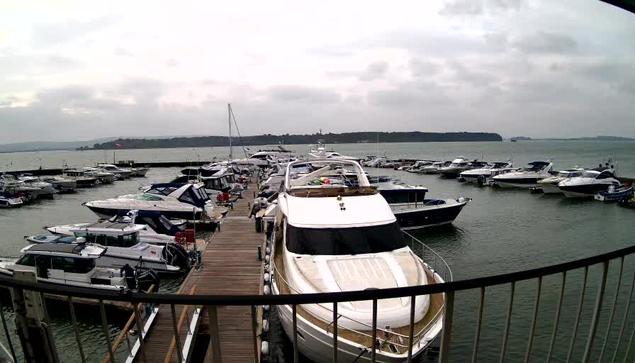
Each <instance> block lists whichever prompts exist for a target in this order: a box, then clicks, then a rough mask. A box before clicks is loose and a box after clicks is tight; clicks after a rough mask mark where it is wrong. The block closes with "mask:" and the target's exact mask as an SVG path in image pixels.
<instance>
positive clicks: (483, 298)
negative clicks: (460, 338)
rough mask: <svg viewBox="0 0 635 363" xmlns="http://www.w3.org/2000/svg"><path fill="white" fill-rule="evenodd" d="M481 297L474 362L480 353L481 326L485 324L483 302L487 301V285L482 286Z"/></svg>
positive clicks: (474, 362) (473, 355) (473, 351)
mask: <svg viewBox="0 0 635 363" xmlns="http://www.w3.org/2000/svg"><path fill="white" fill-rule="evenodd" d="M479 296H480V298H479V301H478V315H477V317H476V334H475V337H474V349H473V350H472V363H476V357H477V355H478V345H479V343H480V341H481V327H482V326H483V304H484V303H485V287H484V286H481V288H480V294H479Z"/></svg>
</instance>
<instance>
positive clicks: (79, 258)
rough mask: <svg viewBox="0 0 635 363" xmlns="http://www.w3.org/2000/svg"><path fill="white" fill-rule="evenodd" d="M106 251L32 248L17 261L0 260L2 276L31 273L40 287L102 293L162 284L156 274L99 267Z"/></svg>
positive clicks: (67, 246)
mask: <svg viewBox="0 0 635 363" xmlns="http://www.w3.org/2000/svg"><path fill="white" fill-rule="evenodd" d="M106 250H107V249H106V247H103V246H99V245H94V244H87V243H80V244H58V243H46V244H32V245H30V246H27V247H25V248H23V249H22V251H21V252H22V255H21V257H19V258H18V259H16V260H12V259H2V260H0V274H5V275H9V276H12V275H13V274H14V273H15V272H18V271H32V272H35V273H36V276H37V281H38V282H41V283H46V284H52V285H66V286H82V287H91V288H95V289H102V290H116V291H121V290H125V289H140V290H143V291H146V290H147V289H148V288H149V287H150V285H152V284H155V285H156V286H158V282H159V280H158V277H157V276H156V273H154V272H153V271H145V272H144V273H135V272H134V270H133V272H132V275H130V274H128V273H122V271H120V270H119V269H113V268H107V267H98V266H97V260H98V259H99V258H100V257H101V256H102V255H103V254H104V253H105V252H106Z"/></svg>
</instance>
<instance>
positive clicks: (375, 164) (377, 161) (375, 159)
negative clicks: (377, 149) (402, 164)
mask: <svg viewBox="0 0 635 363" xmlns="http://www.w3.org/2000/svg"><path fill="white" fill-rule="evenodd" d="M386 162H388V158H386V157H385V156H369V157H368V158H367V160H364V166H367V167H369V168H381V167H382V165H384V164H386Z"/></svg>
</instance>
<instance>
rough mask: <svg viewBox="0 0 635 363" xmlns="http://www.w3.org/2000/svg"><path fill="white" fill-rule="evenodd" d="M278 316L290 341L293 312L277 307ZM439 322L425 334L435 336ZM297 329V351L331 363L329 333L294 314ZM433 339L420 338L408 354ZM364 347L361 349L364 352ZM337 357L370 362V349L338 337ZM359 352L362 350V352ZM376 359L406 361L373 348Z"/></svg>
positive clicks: (318, 362)
mask: <svg viewBox="0 0 635 363" xmlns="http://www.w3.org/2000/svg"><path fill="white" fill-rule="evenodd" d="M277 311H278V316H279V317H280V322H281V323H282V327H283V329H284V331H285V333H286V334H287V336H288V337H289V340H291V341H293V313H292V309H291V307H290V306H289V305H280V306H277ZM441 328H442V323H441V322H440V321H439V322H438V323H437V324H435V325H434V326H433V327H432V328H431V330H430V332H429V335H430V336H433V337H436V336H438V334H439V333H440V332H441ZM339 330H340V332H342V331H345V330H342V328H340V329H339ZM297 331H298V338H297V342H298V351H299V352H300V353H302V355H304V356H305V357H307V358H309V360H310V361H312V362H316V363H322V362H324V363H327V362H333V334H331V333H327V332H326V331H324V330H323V329H321V328H319V327H318V326H316V325H314V324H312V323H311V322H309V321H308V320H306V319H305V318H304V317H302V316H300V315H298V316H297ZM432 341H434V338H432V339H427V340H426V339H423V340H421V341H420V343H419V344H417V346H414V347H413V349H412V357H413V358H414V357H417V356H418V355H419V354H421V353H422V352H423V351H424V350H425V349H426V348H427V347H428V346H429V345H430V343H431V342H432ZM364 350H365V352H364ZM337 351H338V355H337V360H338V362H370V360H371V351H370V349H368V347H364V346H362V345H360V344H357V343H354V342H352V341H349V340H346V339H343V338H341V337H338V341H337ZM362 352H364V353H363V354H362ZM376 353H377V357H376V362H381V363H403V362H405V361H406V360H407V358H408V356H407V354H390V355H389V354H387V353H386V352H383V351H380V350H379V349H378V350H377V351H376Z"/></svg>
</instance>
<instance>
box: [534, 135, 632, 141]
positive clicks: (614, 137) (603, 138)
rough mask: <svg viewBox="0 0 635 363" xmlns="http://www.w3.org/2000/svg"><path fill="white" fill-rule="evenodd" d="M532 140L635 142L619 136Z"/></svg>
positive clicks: (629, 138) (630, 138)
mask: <svg viewBox="0 0 635 363" xmlns="http://www.w3.org/2000/svg"><path fill="white" fill-rule="evenodd" d="M534 140H558V141H576V140H577V141H586V140H589V141H635V139H634V138H632V137H621V136H591V137H571V138H548V139H534Z"/></svg>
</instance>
